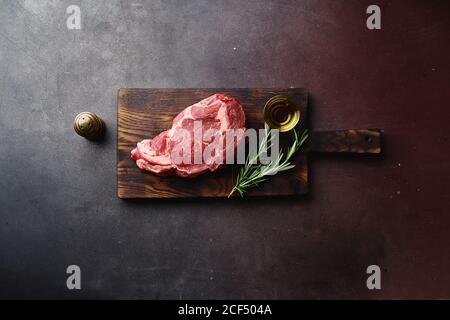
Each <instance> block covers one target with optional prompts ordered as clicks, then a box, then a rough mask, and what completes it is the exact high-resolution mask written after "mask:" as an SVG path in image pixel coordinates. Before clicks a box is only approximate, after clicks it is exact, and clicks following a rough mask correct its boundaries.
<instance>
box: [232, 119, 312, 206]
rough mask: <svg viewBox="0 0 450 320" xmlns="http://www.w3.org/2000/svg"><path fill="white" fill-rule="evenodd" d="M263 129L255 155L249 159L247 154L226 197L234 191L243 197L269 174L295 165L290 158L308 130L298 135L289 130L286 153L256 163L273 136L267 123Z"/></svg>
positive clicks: (298, 147)
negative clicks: (289, 142) (266, 161)
mask: <svg viewBox="0 0 450 320" xmlns="http://www.w3.org/2000/svg"><path fill="white" fill-rule="evenodd" d="M264 130H265V137H264V139H263V141H261V143H260V145H259V148H258V151H257V153H256V155H255V156H254V157H252V158H251V159H250V158H249V156H247V158H246V159H245V164H244V165H243V166H242V167H241V169H240V170H239V173H238V175H237V177H236V183H235V185H234V187H233V189H232V190H231V192H230V194H229V195H228V197H231V196H232V195H233V194H234V193H235V192H238V193H239V195H240V196H241V197H243V196H244V194H245V193H246V192H248V191H249V190H250V189H251V188H255V187H258V186H260V185H261V184H262V183H263V182H265V181H266V180H267V179H268V178H269V177H270V176H271V175H274V174H276V173H278V172H283V171H287V170H290V169H292V168H294V167H295V165H294V164H292V163H291V162H290V160H291V159H292V157H293V156H294V155H295V153H296V152H297V151H298V150H299V149H300V147H301V146H302V144H303V143H304V142H305V141H306V139H307V138H308V130H304V131H303V132H302V134H301V136H300V137H299V136H298V133H297V130H295V129H293V130H291V132H292V139H293V142H292V145H291V146H290V147H289V149H288V150H287V153H286V154H283V152H280V154H279V155H278V157H277V159H276V160H274V161H272V162H270V163H268V164H256V161H257V160H258V158H259V157H260V156H261V154H262V153H263V152H265V153H267V151H268V150H269V149H270V148H271V147H272V140H273V136H272V135H271V129H270V127H269V126H268V125H267V124H265V127H264Z"/></svg>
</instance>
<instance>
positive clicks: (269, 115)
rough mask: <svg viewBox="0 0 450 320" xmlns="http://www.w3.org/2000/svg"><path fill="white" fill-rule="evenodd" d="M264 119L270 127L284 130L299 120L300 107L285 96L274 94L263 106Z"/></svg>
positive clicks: (293, 125)
mask: <svg viewBox="0 0 450 320" xmlns="http://www.w3.org/2000/svg"><path fill="white" fill-rule="evenodd" d="M264 121H265V122H266V123H267V124H268V125H269V127H271V128H272V129H278V130H279V131H280V132H286V131H289V130H291V129H292V128H294V127H295V126H296V125H297V123H298V122H299V121H300V109H299V108H298V107H297V106H296V105H295V104H294V103H293V102H292V100H291V99H289V98H288V97H287V96H283V95H278V96H274V97H272V98H270V99H269V101H267V102H266V105H265V106H264Z"/></svg>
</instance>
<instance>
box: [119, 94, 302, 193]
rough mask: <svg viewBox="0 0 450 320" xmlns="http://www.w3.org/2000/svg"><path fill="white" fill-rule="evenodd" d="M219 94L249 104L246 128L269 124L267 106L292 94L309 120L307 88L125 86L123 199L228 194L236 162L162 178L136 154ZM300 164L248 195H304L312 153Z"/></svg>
mask: <svg viewBox="0 0 450 320" xmlns="http://www.w3.org/2000/svg"><path fill="white" fill-rule="evenodd" d="M216 92H221V93H224V94H226V95H231V96H234V97H236V98H238V99H239V100H240V101H241V103H242V104H243V106H244V110H245V114H246V119H247V121H246V126H247V127H248V128H255V129H259V128H262V127H263V123H264V121H263V108H264V104H265V102H266V101H267V100H268V99H269V98H270V97H272V96H274V95H277V94H284V95H288V96H289V97H291V98H292V99H293V101H294V103H295V104H296V105H297V106H298V107H299V108H300V110H301V117H302V119H301V125H305V124H306V123H307V100H308V97H307V92H306V91H305V90H304V89H299V88H289V89H273V88H271V89H264V88H256V89H246V88H245V89H125V88H123V89H120V90H119V93H118V110H117V195H118V197H119V198H185V197H226V196H228V193H229V192H230V190H231V188H232V184H233V176H234V170H235V168H236V166H227V167H224V168H223V169H220V170H219V171H216V172H214V173H205V174H202V175H200V176H197V177H195V178H180V177H175V176H173V177H160V176H156V175H154V174H151V173H149V172H145V171H142V170H140V169H139V168H138V167H137V166H136V164H135V162H134V161H133V160H132V159H131V158H130V152H131V150H132V149H133V148H134V147H135V146H136V143H137V142H139V141H141V140H143V139H148V138H152V137H154V136H155V135H157V134H158V133H160V132H161V131H163V130H167V129H168V128H170V127H171V125H172V120H173V118H174V117H175V116H176V115H177V114H178V113H179V112H180V111H182V110H183V109H184V108H186V107H187V106H189V105H191V104H194V103H196V102H198V101H200V100H202V99H204V98H206V97H208V96H210V95H212V94H214V93H216ZM294 161H295V164H296V167H295V168H294V169H293V170H292V171H290V172H284V173H280V174H277V175H275V176H273V177H271V180H270V182H269V183H266V184H264V185H262V186H261V187H259V188H257V189H255V190H253V191H251V192H249V193H248V196H272V195H301V194H305V193H306V192H307V191H308V166H307V159H306V153H299V154H298V155H297V156H296V157H295V160H294Z"/></svg>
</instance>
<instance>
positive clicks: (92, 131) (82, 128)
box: [73, 112, 105, 140]
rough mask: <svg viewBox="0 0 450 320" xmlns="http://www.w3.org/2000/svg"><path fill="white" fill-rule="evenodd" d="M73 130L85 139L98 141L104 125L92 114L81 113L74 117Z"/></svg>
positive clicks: (101, 135)
mask: <svg viewBox="0 0 450 320" xmlns="http://www.w3.org/2000/svg"><path fill="white" fill-rule="evenodd" d="M73 128H74V129H75V132H76V133H78V134H79V135H80V136H82V137H85V138H86V139H89V140H100V139H101V138H102V137H103V134H104V131H105V123H104V122H103V120H102V119H100V118H99V116H97V115H96V114H95V113H93V112H81V113H79V114H78V115H77V116H76V117H75V120H74V121H73Z"/></svg>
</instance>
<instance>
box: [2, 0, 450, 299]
mask: <svg viewBox="0 0 450 320" xmlns="http://www.w3.org/2000/svg"><path fill="white" fill-rule="evenodd" d="M374 3H375V4H378V5H379V6H380V7H381V10H382V30H379V31H369V30H368V29H367V28H366V26H365V20H366V17H367V15H366V13H365V11H366V8H367V6H368V5H369V4H374ZM70 4H78V5H80V7H81V17H82V30H79V31H76V30H73V31H69V30H67V28H66V17H67V14H66V13H65V11H66V8H67V6H68V5H70ZM449 9H450V5H449V2H448V1H382V0H377V1H356V0H355V1H350V0H348V1H347V0H346V1H331V0H329V1H310V0H308V1H287V0H286V1H281V0H280V1H275V0H274V1H257V0H254V1H237V0H233V1H231V0H230V1H206V0H205V1H181V0H180V1H163V0H161V1H145V2H143V1H138V0H136V1H94V0H83V1H81V0H78V1H76V0H73V1H72V0H71V1H67V0H64V1H37V0H36V1H34V0H27V1H25V0H21V1H12V0H11V1H5V0H1V1H0V89H1V95H0V171H1V179H0V211H1V213H0V251H1V252H0V297H2V298H150V299H152V298H157V299H159V298H163V299H165V298H172V299H189V298H201V299H203V298H204V299H206V298H252V299H260V298H264V299H266V298H268V299H272V298H273V299H278V298H289V299H294V298H450V273H449V270H450V218H449V206H450V199H449V188H450V152H449V147H450V143H449V137H448V133H449V124H448V121H449V119H450V117H449V116H450V111H449V110H450V109H449V107H450V106H449V101H450V94H449V92H450V90H449V80H450V79H449V74H450V72H449V71H450V70H449V69H450V68H449V56H450V50H449V38H450V37H449V35H450V32H449V30H450V22H449V18H450V10H449ZM234 48H235V49H234ZM257 86H265V87H274V86H276V87H282V86H298V87H305V88H307V89H308V90H309V91H310V92H311V99H310V104H311V111H312V114H311V116H312V118H311V127H312V129H314V130H327V129H345V128H366V127H368V128H370V127H380V128H383V129H384V130H385V153H384V155H383V156H382V157H379V158H377V157H354V156H340V155H337V156H330V155H320V156H319V155H316V156H314V157H313V158H312V159H311V193H310V195H309V196H308V197H305V198H301V199H275V198H273V199H272V198H265V199H260V200H255V199H247V200H243V201H239V200H233V201H229V200H186V201H185V200H183V201H135V202H132V201H122V200H119V199H117V198H116V195H115V194H116V189H115V184H116V176H115V161H116V154H115V147H116V141H115V139H116V132H115V130H116V94H117V90H118V88H119V87H257ZM85 110H88V111H94V112H96V113H98V114H99V115H100V116H101V117H102V118H103V119H104V120H105V122H106V124H107V126H108V132H107V137H106V139H105V140H104V141H103V142H102V143H91V142H88V141H86V140H84V139H82V138H80V137H78V136H77V135H76V134H75V133H74V131H73V128H72V121H73V118H74V116H75V115H76V114H77V113H78V112H81V111H85ZM70 264H76V265H79V266H80V267H81V270H82V290H80V291H76V290H75V291H69V290H67V289H66V276H67V275H66V273H65V270H66V267H67V266H68V265H70ZM370 264H378V265H380V267H381V269H382V289H381V290H379V291H369V290H368V289H367V288H366V277H367V275H366V273H365V270H366V267H367V266H368V265H370Z"/></svg>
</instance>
